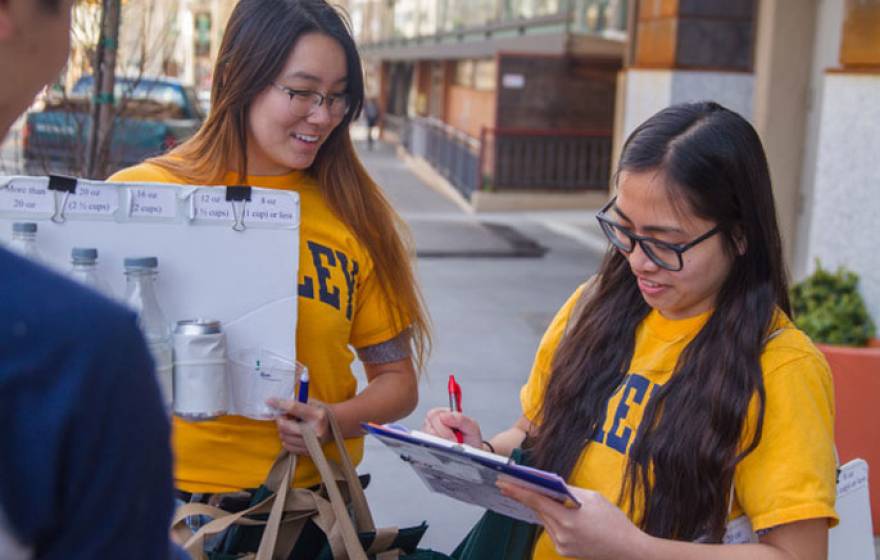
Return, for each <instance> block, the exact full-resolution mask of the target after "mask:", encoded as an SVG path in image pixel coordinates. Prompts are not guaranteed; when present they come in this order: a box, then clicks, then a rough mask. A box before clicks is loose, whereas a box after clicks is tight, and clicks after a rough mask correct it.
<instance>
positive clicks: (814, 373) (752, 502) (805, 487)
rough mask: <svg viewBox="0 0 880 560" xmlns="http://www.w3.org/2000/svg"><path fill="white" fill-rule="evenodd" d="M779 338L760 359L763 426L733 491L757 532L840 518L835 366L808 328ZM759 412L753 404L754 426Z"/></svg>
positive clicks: (739, 470) (833, 521) (833, 522)
mask: <svg viewBox="0 0 880 560" xmlns="http://www.w3.org/2000/svg"><path fill="white" fill-rule="evenodd" d="M779 338H780V339H783V338H784V339H786V341H780V343H779V344H777V343H776V342H775V341H774V342H772V343H770V344H773V345H774V346H776V347H777V350H775V351H769V349H768V350H767V351H765V353H764V356H763V357H762V360H761V365H762V368H763V369H764V372H765V373H764V389H765V392H766V397H767V400H766V407H765V414H764V424H763V430H762V432H761V440H760V443H759V444H758V446H757V447H756V448H755V450H754V451H753V452H752V453H750V454H749V455H748V456H746V458H745V459H743V461H742V462H741V463H740V464H739V466H737V468H736V472H735V475H734V484H735V487H736V498H737V501H738V502H739V504H740V506H741V507H742V509H743V511H744V512H745V514H746V515H748V517H749V519H750V521H751V523H752V528H753V529H754V530H755V531H760V530H762V529H768V528H771V527H774V526H777V525H783V524H785V523H792V522H795V521H803V520H807V519H818V518H828V519H829V521H830V523H831V525H832V526H833V525H836V524H837V521H838V517H837V514H836V512H835V511H834V502H835V499H836V487H837V485H836V474H837V472H836V471H837V464H836V457H835V453H834V389H833V384H832V378H831V371H830V369H829V367H828V364H827V362H826V361H825V359H824V357H823V356H822V354H821V353H820V352H819V351H818V350H816V349H815V347H813V346H812V343H810V341H809V339H808V338H807V337H806V335H804V334H803V333H801V332H799V331H797V330H795V329H787V332H786V334H784V335H781V336H780V337H779ZM769 346H770V345H769V344H768V348H769ZM780 346H782V348H779V347H780ZM798 347H799V348H798ZM756 418H757V416H756V407H754V406H753V407H751V408H750V411H749V425H750V426H755V425H756Z"/></svg>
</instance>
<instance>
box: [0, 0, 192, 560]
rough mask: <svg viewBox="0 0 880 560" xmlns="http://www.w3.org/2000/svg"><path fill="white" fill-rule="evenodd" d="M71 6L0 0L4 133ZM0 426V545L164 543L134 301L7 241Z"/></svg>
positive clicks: (155, 404) (162, 454)
mask: <svg viewBox="0 0 880 560" xmlns="http://www.w3.org/2000/svg"><path fill="white" fill-rule="evenodd" d="M72 5H73V0H0V69H2V70H3V74H4V75H5V76H6V79H5V80H3V81H0V136H3V135H5V134H6V132H7V131H8V129H9V127H10V126H11V125H12V123H13V122H14V121H15V119H16V118H17V117H18V115H19V114H20V113H21V112H22V111H24V110H25V109H26V108H27V107H28V105H29V104H30V103H31V101H32V100H33V98H34V95H35V94H36V93H37V92H38V91H39V89H40V88H41V87H42V86H43V85H45V84H46V83H47V82H48V81H49V80H51V79H52V78H53V77H55V76H57V75H58V73H59V72H60V70H61V68H62V67H63V65H64V62H65V60H66V58H67V55H68V51H69V35H70V33H69V32H70V12H71V8H72ZM12 76H15V79H10V78H11V77H12ZM0 425H2V426H3V428H2V430H0V558H3V559H5V560H18V559H30V558H41V559H48V558H66V559H69V558H122V557H124V558H150V559H161V558H168V557H169V556H171V555H172V548H171V545H170V544H169V540H168V525H169V523H170V519H171V513H172V507H173V498H172V485H171V453H170V447H169V423H168V420H167V419H166V417H165V414H164V411H163V408H162V404H161V402H160V398H159V388H158V386H157V384H156V381H155V379H154V376H153V374H152V363H151V361H150V358H149V356H148V354H147V349H146V347H145V345H144V342H143V338H142V337H141V335H140V332H139V331H138V328H137V323H136V320H135V316H134V314H133V313H131V312H128V311H125V310H123V309H122V308H121V307H118V306H117V305H115V304H113V303H111V302H110V301H108V300H107V299H104V298H103V297H100V296H98V295H97V294H96V293H93V292H91V291H89V290H88V289H86V288H83V287H80V286H78V285H75V284H73V283H72V282H71V281H68V280H66V279H63V278H61V277H60V276H57V275H55V274H54V273H52V272H50V271H49V270H47V269H44V268H42V267H40V266H39V265H36V264H33V263H30V262H27V261H25V260H22V259H21V258H19V257H16V256H13V255H12V254H11V253H9V252H7V251H5V250H4V249H0ZM182 554H183V553H182V551H180V550H179V549H177V548H175V549H174V551H173V555H174V556H179V557H182V556H180V555H182Z"/></svg>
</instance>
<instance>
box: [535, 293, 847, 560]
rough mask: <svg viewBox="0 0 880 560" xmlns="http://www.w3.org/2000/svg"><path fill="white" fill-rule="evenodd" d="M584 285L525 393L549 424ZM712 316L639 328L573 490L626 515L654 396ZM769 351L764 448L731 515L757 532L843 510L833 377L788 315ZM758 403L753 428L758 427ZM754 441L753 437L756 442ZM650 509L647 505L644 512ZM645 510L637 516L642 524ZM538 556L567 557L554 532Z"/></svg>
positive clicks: (542, 351)
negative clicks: (549, 399)
mask: <svg viewBox="0 0 880 560" xmlns="http://www.w3.org/2000/svg"><path fill="white" fill-rule="evenodd" d="M583 289H584V287H583V286H581V287H580V288H578V290H576V291H575V293H574V294H573V295H572V296H571V297H570V298H569V300H568V301H567V302H566V303H565V305H564V306H563V307H562V308H561V309H560V310H559V312H558V313H557V314H556V317H555V318H554V319H553V322H552V323H551V324H550V327H549V328H548V329H547V331H546V333H545V334H544V337H543V338H542V340H541V344H540V347H539V349H538V353H537V356H536V357H535V363H534V366H533V367H532V373H531V375H530V377H529V380H528V382H527V383H526V385H524V386H523V388H522V390H521V393H520V400H521V402H522V409H523V414H525V416H526V418H528V419H529V420H530V421H531V422H532V423H534V424H539V423H540V418H539V411H540V405H541V402H542V400H543V398H544V391H545V389H546V384H547V381H548V379H549V375H550V372H551V362H552V360H553V355H554V354H555V352H556V348H557V346H558V344H559V342H560V340H561V338H562V335H563V332H564V330H565V325H566V323H567V322H568V319H569V315H570V314H571V312H572V308H573V306H574V304H575V302H576V301H577V299H578V298H579V297H580V294H581V292H582V291H583ZM710 315H711V311H710V312H707V313H704V314H702V315H699V316H696V317H691V318H688V319H683V320H678V321H673V320H669V319H665V318H664V317H663V316H662V315H660V313H658V312H657V311H656V310H653V311H651V313H650V314H649V315H648V316H647V317H646V318H645V319H644V320H643V321H642V323H641V324H640V325H639V326H638V327H637V329H636V340H635V347H634V352H633V359H632V363H631V364H630V369H629V372H628V374H627V376H626V378H625V379H624V381H623V383H622V384H621V385H622V388H621V389H620V390H618V391H616V392H615V393H614V395H612V397H611V398H610V399H609V401H608V408H607V414H606V417H605V418H606V419H605V423H604V425H603V426H602V430H601V432H600V433H597V434H596V435H595V436H594V437H593V440H594V441H593V442H592V443H591V444H590V445H589V446H587V447H586V449H585V450H584V452H583V453H582V454H581V457H580V459H579V460H578V462H577V464H576V466H575V468H574V470H573V472H572V474H571V476H570V477H569V479H568V482H569V484H571V485H573V486H579V487H582V488H588V489H591V490H594V491H597V492H599V493H601V494H602V495H603V496H604V497H605V498H606V499H608V500H609V501H611V502H612V503H616V504H617V505H618V506H619V507H621V508H622V509H623V510H624V511H627V509H628V508H626V507H624V506H623V505H622V503H621V502H620V501H619V500H618V498H619V495H620V488H621V483H622V481H623V476H624V474H625V472H624V471H625V466H626V461H627V454H628V453H629V449H630V445H631V444H632V441H633V439H634V438H635V435H636V432H637V430H638V428H639V424H640V423H641V421H642V414H643V413H644V410H645V408H646V407H647V405H648V401H649V400H650V398H651V396H652V395H653V394H654V391H655V390H656V389H657V388H658V387H659V386H662V385H663V384H664V383H666V382H667V381H669V379H670V377H671V376H672V370H673V368H674V367H675V364H676V361H677V360H678V356H679V354H680V353H681V352H682V351H683V350H684V348H685V347H686V346H687V344H688V343H690V341H691V340H693V338H694V337H695V336H696V334H697V333H698V332H699V331H700V329H701V328H702V327H703V325H705V324H706V321H707V320H708V319H709V316H710ZM780 328H781V329H784V330H782V331H781V332H780V333H779V334H778V335H777V336H775V337H773V338H772V339H771V340H769V341H768V342H767V344H766V347H765V348H764V352H763V354H762V355H761V369H762V370H763V373H764V388H765V391H766V399H767V400H766V410H765V417H764V426H763V432H762V437H761V441H760V443H759V444H758V447H757V448H755V450H754V451H753V452H752V453H750V454H749V455H748V456H747V457H746V458H745V459H743V460H742V461H741V462H740V464H739V465H738V466H737V467H736V471H735V473H734V488H735V491H734V495H735V501H734V505H733V509H732V511H731V515H730V519H734V518H736V517H739V516H740V515H742V514H743V513H745V514H746V515H747V516H748V518H749V520H750V521H751V524H752V528H753V529H754V530H755V531H759V530H761V529H767V528H770V527H774V526H777V525H782V524H784V523H791V522H794V521H801V520H805V519H815V518H823V517H825V518H829V519H830V520H831V522H832V524H833V523H836V522H837V514H836V513H835V511H834V501H835V495H836V484H835V476H836V461H835V456H834V393H833V386H832V379H831V371H830V370H829V368H828V364H827V363H826V361H825V359H824V357H823V356H822V354H821V353H820V352H819V351H818V350H817V349H816V348H815V347H814V346H813V344H812V343H811V342H810V340H809V339H808V338H807V336H806V335H805V334H804V333H802V332H801V331H799V330H797V328H796V327H795V326H794V324H793V323H792V322H791V321H790V320H789V319H788V317H786V316H785V314H784V313H782V312H779V313H778V314H777V319H776V321H775V325H774V329H773V330H776V329H780ZM756 405H757V402H756V400H755V399H753V401H752V406H750V408H749V413H748V416H747V420H746V425H747V426H755V425H756V423H757V406H756ZM750 439H751V438H750V437H748V439H746V438H745V437H744V438H743V441H750ZM642 506H643V504H637V507H636V509H637V510H638V509H639V508H641V507H642ZM641 515H642V512H640V511H636V512H635V516H634V522H638V521H637V520H638V519H640V517H641ZM533 558H535V559H540V560H545V559H551V558H560V556H559V555H557V554H556V551H555V549H554V547H553V543H552V541H551V540H550V538H549V536H548V535H547V534H546V533H542V535H541V537H540V538H539V539H538V542H537V543H536V545H535V550H534V555H533Z"/></svg>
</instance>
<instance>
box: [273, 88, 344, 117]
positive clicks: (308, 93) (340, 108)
mask: <svg viewBox="0 0 880 560" xmlns="http://www.w3.org/2000/svg"><path fill="white" fill-rule="evenodd" d="M272 86H273V87H275V88H276V89H278V90H280V91H282V92H284V93H285V94H287V95H288V96H289V97H290V113H291V114H292V115H293V116H295V117H305V116H308V115H311V114H312V113H314V112H315V111H317V110H318V107H321V106H322V105H324V104H325V103H326V104H327V112H328V113H329V114H330V116H331V117H334V118H340V117H344V116H345V113H346V112H347V111H348V106H349V103H350V99H349V95H348V94H347V93H333V94H326V95H325V94H323V93H321V92H318V91H313V90H308V89H293V88H289V87H287V86H282V85H281V84H277V83H274V82H273V83H272Z"/></svg>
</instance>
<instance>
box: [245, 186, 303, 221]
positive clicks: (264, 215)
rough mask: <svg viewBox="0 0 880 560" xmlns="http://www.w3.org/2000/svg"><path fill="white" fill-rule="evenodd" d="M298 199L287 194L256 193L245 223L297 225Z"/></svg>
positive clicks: (247, 208)
mask: <svg viewBox="0 0 880 560" xmlns="http://www.w3.org/2000/svg"><path fill="white" fill-rule="evenodd" d="M297 205H298V202H297V199H296V198H294V197H292V196H288V195H286V194H279V195H274V194H265V193H262V192H259V193H257V192H254V194H253V196H252V197H251V201H250V202H248V203H247V205H246V206H245V211H244V223H245V225H247V224H248V223H254V222H258V223H262V224H272V225H296V216H298V215H299V212H297Z"/></svg>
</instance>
